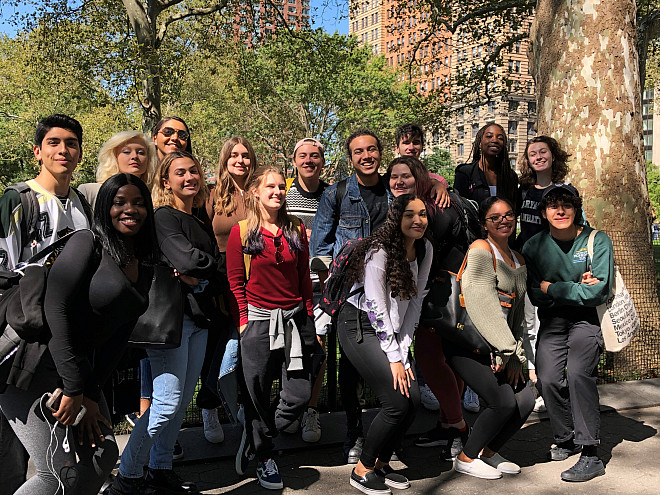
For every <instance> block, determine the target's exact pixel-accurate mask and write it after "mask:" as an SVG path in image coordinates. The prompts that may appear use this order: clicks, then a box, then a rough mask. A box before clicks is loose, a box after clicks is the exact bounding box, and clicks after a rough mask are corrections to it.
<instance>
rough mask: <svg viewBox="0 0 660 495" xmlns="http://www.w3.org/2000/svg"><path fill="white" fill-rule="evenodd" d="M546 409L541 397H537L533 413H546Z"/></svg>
mask: <svg viewBox="0 0 660 495" xmlns="http://www.w3.org/2000/svg"><path fill="white" fill-rule="evenodd" d="M546 411H547V408H546V407H545V401H544V400H543V396H541V395H539V396H538V397H537V398H536V400H535V401H534V412H535V413H542V412H546Z"/></svg>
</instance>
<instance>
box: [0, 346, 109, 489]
mask: <svg viewBox="0 0 660 495" xmlns="http://www.w3.org/2000/svg"><path fill="white" fill-rule="evenodd" d="M57 382H58V375H57V371H56V369H55V366H54V364H53V361H52V359H51V358H50V355H46V356H44V358H43V359H42V362H41V363H40V364H39V366H38V367H37V370H36V372H35V375H34V377H33V379H32V383H31V385H30V388H29V389H28V390H22V389H18V388H16V387H14V386H12V385H10V386H8V387H7V390H6V391H5V392H4V393H3V394H0V409H1V410H2V413H3V414H4V415H5V417H6V418H7V420H8V421H9V424H10V426H11V427H12V428H13V430H14V432H15V433H16V436H17V437H18V439H19V440H20V441H21V443H22V444H23V446H24V447H25V448H26V450H27V451H28V453H29V454H30V457H31V458H32V461H33V462H34V465H35V468H36V470H37V474H36V476H33V477H32V478H30V479H29V480H27V481H26V482H25V483H24V484H23V485H22V486H21V487H20V488H19V489H18V491H17V492H16V495H54V494H62V493H63V491H62V486H64V487H65V489H66V495H82V494H90V495H93V494H97V493H98V492H99V489H100V488H101V486H102V485H103V483H104V481H105V480H106V479H107V477H108V474H110V472H111V471H112V469H113V468H114V466H115V463H116V462H117V458H118V456H119V450H118V448H117V444H116V442H115V438H114V436H113V433H112V430H110V429H108V428H107V427H106V426H104V425H103V424H99V425H100V427H101V431H102V432H103V435H104V437H105V441H104V442H103V443H101V444H99V445H97V446H96V448H92V447H91V445H90V444H89V441H88V440H87V439H84V441H83V445H79V444H78V428H77V427H63V426H61V425H59V424H57V425H56V424H55V419H54V418H53V416H52V414H51V412H50V411H49V410H48V409H47V408H46V400H47V396H46V395H45V394H46V393H47V392H52V391H53V390H55V388H56V387H57ZM99 408H100V410H101V414H103V415H104V416H105V417H106V418H108V419H109V418H110V413H109V411H108V406H107V404H106V402H105V399H104V398H101V400H100V401H99ZM76 453H77V454H78V457H79V460H77V459H76Z"/></svg>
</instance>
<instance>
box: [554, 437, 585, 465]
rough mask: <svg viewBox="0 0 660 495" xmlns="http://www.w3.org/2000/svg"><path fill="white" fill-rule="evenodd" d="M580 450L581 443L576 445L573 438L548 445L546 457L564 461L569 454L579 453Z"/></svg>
mask: <svg viewBox="0 0 660 495" xmlns="http://www.w3.org/2000/svg"><path fill="white" fill-rule="evenodd" d="M581 451H582V445H576V444H574V443H573V440H570V441H568V442H562V443H560V444H557V445H553V446H552V447H550V451H549V452H548V459H549V460H551V461H565V460H566V459H568V458H569V457H570V456H572V455H575V454H579V453H580V452H581Z"/></svg>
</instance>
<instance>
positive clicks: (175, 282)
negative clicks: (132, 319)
mask: <svg viewBox="0 0 660 495" xmlns="http://www.w3.org/2000/svg"><path fill="white" fill-rule="evenodd" d="M183 309H184V295H183V290H182V289H181V282H180V281H179V277H175V276H174V270H173V269H172V268H171V267H169V266H166V265H155V266H154V274H153V278H152V279H151V287H150V288H149V307H148V308H147V311H146V312H144V313H143V314H142V316H140V318H138V321H137V323H136V324H135V327H134V328H133V331H132V332H131V336H130V337H129V339H128V345H130V346H132V347H140V348H142V349H175V348H177V347H179V346H180V345H181V331H182V329H183Z"/></svg>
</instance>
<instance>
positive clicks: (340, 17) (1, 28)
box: [0, 0, 348, 36]
mask: <svg viewBox="0 0 660 495" xmlns="http://www.w3.org/2000/svg"><path fill="white" fill-rule="evenodd" d="M311 8H312V26H313V27H322V28H323V29H325V30H326V31H328V32H329V33H334V32H335V31H339V33H341V34H348V0H311ZM25 12H28V9H26V8H25V7H24V6H22V5H21V6H20V7H18V10H17V9H16V8H15V7H13V6H9V5H7V4H6V3H5V4H4V5H0V33H5V34H7V35H9V36H12V35H13V34H14V33H15V32H16V29H15V27H14V26H13V25H12V24H11V22H10V21H11V18H12V17H13V16H14V15H16V14H17V13H25Z"/></svg>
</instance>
